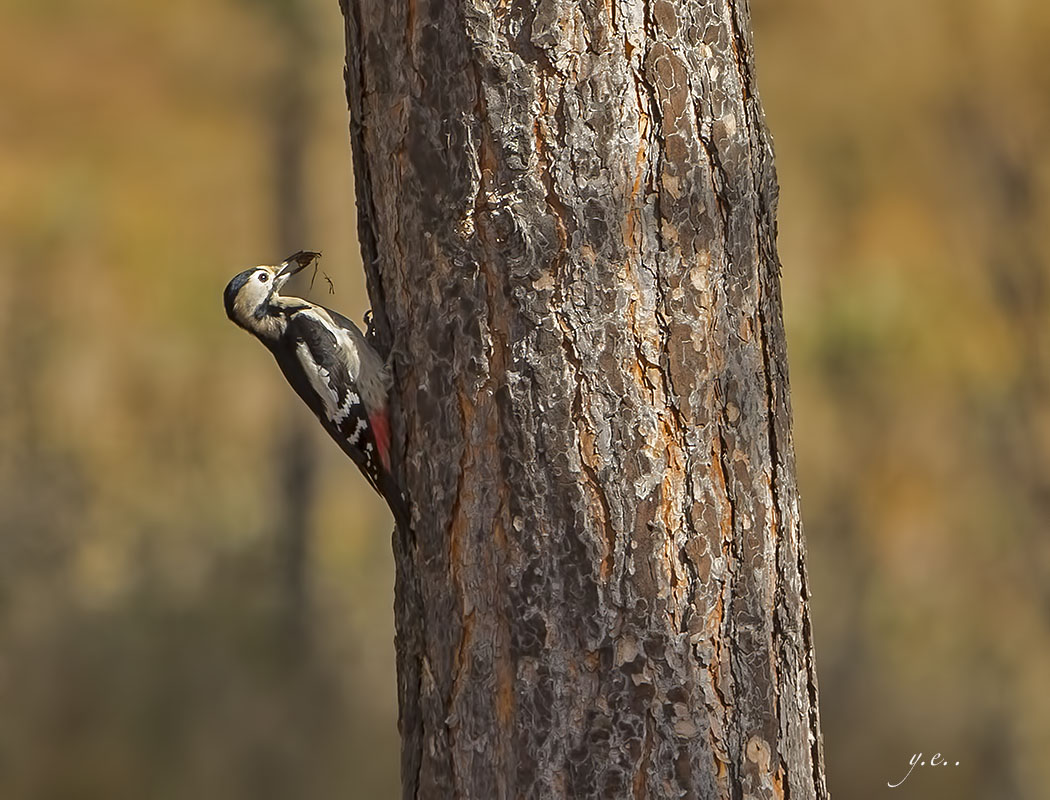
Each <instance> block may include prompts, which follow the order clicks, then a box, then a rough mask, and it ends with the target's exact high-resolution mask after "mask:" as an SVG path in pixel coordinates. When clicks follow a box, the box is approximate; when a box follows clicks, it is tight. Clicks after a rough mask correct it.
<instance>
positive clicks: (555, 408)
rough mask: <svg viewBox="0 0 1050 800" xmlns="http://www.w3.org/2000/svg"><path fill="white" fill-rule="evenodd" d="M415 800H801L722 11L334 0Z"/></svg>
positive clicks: (795, 710)
mask: <svg viewBox="0 0 1050 800" xmlns="http://www.w3.org/2000/svg"><path fill="white" fill-rule="evenodd" d="M342 3H343V11H344V15H345V19H346V33H347V95H348V101H349V105H350V111H351V139H352V145H353V151H354V169H355V176H356V181H357V184H356V185H357V203H358V214H359V232H360V238H361V246H362V249H363V253H364V257H365V264H366V270H367V271H368V280H369V290H370V293H371V297H372V301H373V304H374V306H375V307H376V309H375V310H376V318H377V323H378V326H379V332H380V336H381V341H382V342H383V343H384V344H385V345H387V346H389V347H390V348H391V351H392V353H393V356H394V363H395V373H396V390H395V393H396V395H397V397H396V401H397V403H398V404H399V406H400V408H399V413H398V418H397V421H396V434H397V443H396V444H397V447H398V448H399V450H400V452H401V454H402V462H401V471H402V477H403V480H404V483H405V486H406V489H407V491H408V493H409V495H410V498H411V503H412V505H413V508H414V514H415V518H416V522H415V526H414V532H413V534H412V535H408V534H402V535H400V536H398V537H397V538H396V540H395V556H396V560H397V586H396V591H397V600H396V614H397V657H398V669H399V674H398V692H399V699H400V703H401V715H400V717H401V718H400V729H401V735H402V747H403V750H402V782H403V792H404V796H405V797H406V798H417V797H418V798H477V799H478V800H482V799H484V800H488V799H489V798H516V797H536V798H540V797H543V798H546V797H551V798H586V797H611V798H620V797H633V798H643V797H652V798H657V797H659V798H664V797H675V798H678V797H683V798H742V797H748V798H773V797H790V798H792V799H793V800H798V799H799V798H823V797H826V796H827V791H826V789H825V786H824V778H823V754H822V746H821V739H820V730H819V720H818V714H817V684H816V674H815V670H814V663H813V642H812V635H811V628H810V624H809V612H808V602H807V600H808V592H807V587H806V572H805V558H804V547H803V541H802V532H801V524H800V520H799V510H798V494H797V490H796V485H795V465H794V453H793V447H792V442H791V413H790V408H789V403H788V383H787V373H786V353H785V344H784V331H783V324H782V316H781V304H780V289H779V262H778V259H777V254H776V245H775V239H776V223H775V219H774V213H775V205H776V195H777V185H776V176H775V173H774V169H773V152H772V146H771V143H770V139H769V135H768V133H767V131H766V128H765V124H764V120H763V116H762V110H761V106H760V104H759V101H758V97H757V95H756V93H755V87H754V72H753V56H752V43H751V35H750V29H749V24H750V23H749V18H748V12H747V8H746V4H745V2H744V0H727V1H726V2H720V3H711V2H699V1H695V2H690V1H689V0H680V1H679V2H667V1H666V0H654V1H652V2H644V1H642V0H606V1H603V2H582V3H570V2H567V1H566V0H541V1H540V2H539V3H537V4H535V5H533V4H530V3H527V2H520V1H516V0H509V2H499V3H495V2H489V1H488V0H457V2H451V1H450V2H440V1H436V0H342Z"/></svg>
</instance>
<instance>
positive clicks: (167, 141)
mask: <svg viewBox="0 0 1050 800" xmlns="http://www.w3.org/2000/svg"><path fill="white" fill-rule="evenodd" d="M751 4H752V13H753V17H754V22H755V27H756V42H757V52H758V62H759V63H758V68H759V85H760V89H761V93H762V98H763V101H764V103H765V106H766V110H767V113H768V116H769V122H770V125H771V127H772V130H773V134H774V137H775V140H776V144H777V151H778V168H779V172H780V176H781V183H782V187H783V189H782V195H781V208H780V230H781V258H782V261H783V263H784V298H785V307H786V316H787V324H788V336H789V347H790V353H791V373H792V384H793V405H794V409H795V414H796V429H795V439H796V448H797V451H798V457H799V477H800V484H801V487H802V490H803V500H804V506H803V507H804V517H805V520H806V529H807V536H808V540H809V552H810V573H811V584H812V588H813V592H814V599H813V617H814V623H815V627H816V636H817V648H818V667H819V670H820V678H821V710H822V715H823V721H824V732H825V743H826V751H827V758H828V775H829V781H830V785H831V788H832V791H833V792H834V793H835V794H836V795H837V796H839V797H847V798H850V797H871V796H875V795H876V794H877V793H881V791H883V787H885V785H886V782H887V781H890V780H894V781H895V780H897V779H899V778H900V777H901V776H902V775H903V774H904V772H905V771H906V766H907V761H908V759H909V758H910V757H911V755H912V754H913V753H914V752H916V751H919V750H922V751H924V752H925V753H926V754H927V755H930V754H932V753H933V752H938V751H939V752H942V753H944V754H946V755H947V756H949V757H950V759H951V760H952V761H955V760H958V761H960V762H961V765H960V766H959V767H954V766H953V767H951V768H948V769H945V768H940V769H941V772H936V773H935V772H930V771H929V769H927V770H926V771H922V770H917V771H916V772H915V773H914V774H913V775H912V777H911V778H910V779H909V781H908V782H907V783H906V784H905V785H904V786H903V787H902V788H901V789H899V790H897V791H898V792H899V793H900V795H901V796H904V797H907V796H911V797H923V798H935V797H945V798H947V797H951V798H961V799H962V800H966V798H988V797H995V798H1006V799H1008V798H1024V799H1025V800H1039V799H1040V798H1042V797H1045V796H1046V794H1045V791H1043V790H1042V789H1043V787H1045V786H1047V785H1050V760H1048V759H1047V758H1046V754H1047V753H1050V723H1048V722H1047V720H1048V719H1050V694H1048V693H1046V692H1044V691H1043V689H1044V684H1045V680H1046V676H1047V675H1050V637H1048V635H1047V634H1048V628H1050V538H1048V537H1047V536H1046V531H1045V528H1046V522H1047V520H1048V518H1050V405H1048V403H1047V400H1048V397H1047V394H1048V385H1047V367H1048V358H1050V353H1048V346H1050V341H1048V330H1047V325H1046V320H1047V316H1048V314H1047V312H1048V310H1050V308H1048V306H1050V299H1048V285H1047V284H1048V277H1050V273H1048V268H1047V261H1048V249H1050V243H1048V242H1050V240H1047V239H1046V237H1045V236H1044V235H1043V230H1044V229H1045V228H1046V223H1047V221H1048V220H1047V217H1048V209H1047V197H1048V193H1047V191H1046V190H1047V181H1048V180H1050V157H1048V154H1047V149H1046V145H1045V143H1046V142H1047V141H1050V105H1047V103H1046V102H1045V100H1046V97H1048V96H1050V60H1048V59H1047V58H1046V57H1045V48H1046V45H1047V43H1048V42H1050V10H1048V7H1046V6H1045V4H1043V3H1039V2H1036V0H1002V1H1001V2H1000V1H999V0H928V2H925V3H922V4H914V3H910V2H905V1H904V0H886V2H883V3H877V4H854V3H840V2H834V1H833V0H799V1H798V2H794V3H778V2H773V0H752V3H751ZM3 16H4V20H3V24H2V25H0V95H2V96H3V97H4V103H3V104H2V105H0V174H3V175H4V176H5V180H3V181H0V271H2V275H3V277H4V280H3V281H2V282H0V365H2V370H3V378H4V379H3V381H0V531H2V535H0V708H2V709H3V714H0V797H3V798H5V800H6V799H7V798H10V799H11V800H22V798H26V799H27V800H28V799H29V798H32V800H38V799H43V800H48V799H50V798H54V800H71V799H75V800H80V799H81V798H83V799H84V800H90V799H92V798H141V797H150V798H161V799H163V798H186V797H201V798H223V800H226V799H227V798H231V799H232V798H239V797H245V798H247V797H251V798H263V799H265V798H288V797H296V798H334V797H392V796H394V795H395V793H396V786H397V777H396V776H397V759H398V756H397V735H396V727H395V723H396V716H397V712H396V699H395V690H394V667H393V647H392V642H391V631H392V626H393V622H392V616H391V611H390V607H391V587H392V581H393V578H392V566H391V563H390V555H389V552H390V547H389V539H388V537H387V535H386V533H385V532H386V531H387V530H388V529H389V521H388V517H387V514H386V511H385V509H384V508H383V506H382V504H381V503H380V502H379V501H378V500H376V499H375V498H373V497H372V496H371V495H370V493H369V492H368V490H367V489H366V488H365V487H364V485H363V482H362V481H360V480H359V479H358V477H357V475H356V473H355V471H354V469H353V467H352V466H351V465H350V464H349V463H348V462H346V460H345V459H344V458H343V457H342V456H341V455H340V454H339V453H338V451H337V450H336V448H334V447H332V446H331V445H330V444H329V443H327V442H323V441H321V437H320V434H319V433H318V432H317V431H314V430H313V429H314V428H315V427H316V426H310V427H309V430H310V431H311V435H312V436H315V437H316V438H317V441H318V445H317V457H318V458H319V459H320V461H321V464H320V468H319V470H318V473H317V474H318V475H319V476H320V477H319V480H320V485H319V486H317V487H316V490H315V491H316V504H315V511H314V513H313V515H312V517H311V519H310V525H311V534H312V538H311V540H310V542H311V543H310V548H311V549H310V552H309V580H310V584H311V587H310V588H311V591H310V594H309V600H310V603H309V607H308V624H309V634H310V635H309V637H308V639H306V640H305V641H298V640H297V641H296V643H295V646H290V645H289V642H288V639H287V630H286V629H285V627H284V626H283V625H282V623H281V620H282V618H283V614H284V613H285V609H284V605H285V604H286V603H287V602H288V599H287V597H286V596H285V594H284V591H283V583H282V578H281V568H282V565H281V564H280V563H279V562H280V558H279V557H278V549H277V546H276V545H275V542H276V540H277V538H278V534H279V533H280V532H279V531H277V530H275V527H276V526H275V521H276V520H282V519H285V518H286V515H285V510H284V509H283V508H281V507H280V506H281V503H282V502H283V501H284V498H285V494H284V493H283V492H282V491H280V488H281V487H280V486H279V485H278V484H279V483H280V480H281V474H280V473H279V472H278V471H277V469H276V468H275V467H274V463H275V462H276V461H277V460H278V456H279V452H278V448H279V447H280V446H281V445H280V444H279V443H276V442H274V441H273V438H272V436H271V434H272V432H273V428H274V422H273V420H274V419H287V418H289V417H291V416H294V415H295V414H296V413H300V414H301V413H305V412H303V411H302V410H301V409H298V408H297V406H296V403H295V402H294V400H293V398H291V397H290V392H288V390H287V389H286V387H284V386H283V385H281V381H280V380H279V379H278V378H277V377H276V375H275V371H274V368H273V364H272V363H271V362H270V360H269V357H268V356H267V355H266V353H265V352H263V351H262V349H261V348H259V347H258V346H257V345H254V344H252V343H251V342H250V341H249V340H248V339H247V338H246V337H245V335H243V334H239V333H238V332H236V331H235V330H233V329H232V327H231V326H230V325H229V323H228V322H227V321H226V320H225V319H224V316H223V313H222V309H221V304H220V300H219V294H220V292H221V290H222V287H223V285H224V284H225V282H226V280H227V279H228V278H229V277H230V276H231V275H232V273H233V272H235V271H237V270H238V269H240V268H242V267H244V266H248V265H251V264H254V263H259V262H266V261H272V260H273V259H274V258H275V256H279V255H282V253H277V252H275V248H276V247H277V246H278V243H277V241H276V239H277V236H276V234H275V230H276V229H277V228H278V227H279V226H278V225H277V222H276V221H275V218H274V217H275V213H276V212H275V209H276V208H277V207H278V205H277V202H276V200H275V196H274V195H275V189H274V187H275V184H276V180H277V178H276V174H275V173H276V167H275V164H274V158H273V151H274V142H273V137H274V136H275V135H276V134H275V133H274V132H273V130H272V120H273V104H272V101H273V97H274V95H275V94H278V90H277V86H278V82H279V81H280V79H281V76H282V75H283V74H284V72H285V70H286V67H287V65H288V63H289V62H288V59H294V58H298V57H302V56H305V55H306V54H305V53H303V51H302V48H303V47H309V48H310V53H309V61H308V65H309V66H308V69H309V74H310V76H311V77H310V87H309V88H310V91H309V93H308V98H307V101H308V102H309V103H310V106H311V108H312V109H313V110H312V112H311V113H312V114H313V124H312V125H311V126H309V128H308V129H306V134H304V135H308V136H309V137H310V139H309V146H308V148H307V151H306V152H307V162H306V163H305V164H304V169H305V175H306V180H305V183H306V187H305V197H304V202H306V203H307V204H308V206H309V211H308V228H309V230H310V231H311V232H312V235H311V236H310V238H309V241H304V242H303V243H302V246H304V247H311V248H319V249H322V250H323V251H324V253H325V261H324V268H325V270H326V271H327V272H328V273H329V274H330V275H331V276H332V278H333V280H334V281H335V284H336V288H337V291H338V294H337V296H336V297H335V298H330V301H331V302H332V303H333V304H336V305H338V306H339V307H340V308H341V309H343V310H345V311H347V312H349V313H350V314H351V315H353V316H355V317H360V314H361V312H362V311H363V309H364V307H365V305H366V299H365V294H364V291H363V286H362V285H361V271H360V266H359V260H358V259H359V255H358V252H357V248H356V243H355V240H354V229H353V225H352V222H351V220H352V215H353V207H352V187H351V168H350V161H349V154H348V148H347V142H346V111H345V104H344V99H343V87H342V76H341V66H342V59H343V53H342V30H341V21H340V18H339V14H338V8H337V4H336V3H335V2H334V0H298V2H292V0H287V1H285V2H282V0H266V2H249V0H218V2H204V0H184V2H182V3H164V4H141V3H134V2H131V0H97V1H96V2H91V3H89V2H87V0H46V1H45V0H32V1H30V0H20V1H12V2H8V3H7V4H5V9H4V12H3ZM289 25H295V26H303V27H302V28H301V29H300V28H299V27H296V31H295V36H292V37H289V36H288V35H287V30H286V29H287V27H288V26H289ZM291 43H295V44H291ZM295 48H299V49H298V51H296V49H295ZM320 290H325V287H323V286H322V287H320ZM320 290H319V291H320Z"/></svg>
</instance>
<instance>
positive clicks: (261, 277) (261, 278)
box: [259, 272, 270, 283]
mask: <svg viewBox="0 0 1050 800" xmlns="http://www.w3.org/2000/svg"><path fill="white" fill-rule="evenodd" d="M268 280H270V276H269V275H267V274H266V273H265V272H260V273H259V282H260V283H266V281H268Z"/></svg>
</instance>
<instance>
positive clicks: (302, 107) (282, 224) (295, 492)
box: [261, 0, 317, 653]
mask: <svg viewBox="0 0 1050 800" xmlns="http://www.w3.org/2000/svg"><path fill="white" fill-rule="evenodd" d="M261 8H262V9H263V10H265V11H268V12H269V13H270V14H271V15H272V17H273V19H274V22H275V28H276V30H277V31H278V34H279V35H278V39H279V42H280V45H281V51H282V52H281V57H280V59H279V62H278V64H277V67H276V74H275V76H274V80H273V82H272V87H271V91H270V92H268V93H267V97H268V101H269V102H268V109H267V111H268V114H269V120H268V122H269V129H270V131H271V135H272V142H273V151H272V152H273V188H274V209H273V210H274V215H275V222H276V225H275V226H274V229H275V231H276V238H277V242H276V246H277V251H278V252H279V253H282V254H287V253H292V252H294V251H296V250H302V249H308V243H307V242H306V238H307V235H308V226H307V222H306V220H307V219H308V216H309V215H308V213H307V209H306V175H305V168H304V163H305V156H306V148H307V142H308V141H309V139H310V128H311V123H312V120H313V117H314V112H313V108H312V106H313V102H312V99H311V97H310V93H309V91H308V88H307V84H308V76H309V74H310V70H311V67H312V64H313V61H314V56H313V54H314V50H315V45H316V42H315V39H316V37H315V36H314V34H313V31H312V30H311V25H312V23H313V14H312V13H311V10H310V9H309V8H308V7H307V6H306V5H305V4H304V0H267V2H265V3H263V4H262V6H261ZM286 416H287V421H286V422H285V424H283V425H282V426H281V431H282V434H281V436H280V437H279V440H278V441H279V446H280V452H279V453H278V454H277V455H276V458H275V463H276V464H278V465H279V466H278V469H279V471H280V475H279V476H278V482H279V485H280V487H281V491H282V494H283V497H282V501H283V502H282V503H281V509H282V512H283V513H282V514H281V515H280V517H279V519H278V529H277V531H276V535H277V544H278V554H277V559H278V564H279V565H280V570H281V572H282V575H283V582H282V583H283V586H284V598H285V602H284V624H285V627H286V632H287V634H288V637H289V638H290V639H291V640H292V641H293V642H294V643H295V644H296V645H298V647H295V648H292V649H291V650H286V652H289V653H294V652H298V651H299V648H300V647H302V646H305V645H307V644H308V643H309V638H308V634H309V631H308V623H309V619H310V612H309V595H310V592H309V575H310V572H309V544H310V508H311V507H312V505H313V502H314V498H315V496H316V493H317V478H316V473H317V454H316V451H315V447H314V439H313V437H312V435H311V433H312V431H311V430H310V426H312V425H313V422H312V421H311V420H309V419H308V418H307V417H306V416H305V415H304V414H303V413H302V409H300V408H299V407H298V404H296V407H294V408H290V409H288V410H287V411H286Z"/></svg>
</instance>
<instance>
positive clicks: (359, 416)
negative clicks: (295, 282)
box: [278, 310, 382, 490]
mask: <svg viewBox="0 0 1050 800" xmlns="http://www.w3.org/2000/svg"><path fill="white" fill-rule="evenodd" d="M288 335H289V336H290V337H291V339H292V341H294V342H295V347H294V350H293V351H292V353H291V357H293V358H295V359H296V361H297V362H298V364H297V365H292V364H288V365H285V364H281V368H282V370H283V371H284V373H285V376H286V377H287V378H288V381H289V383H291V384H292V388H294V389H295V391H296V393H297V394H298V395H299V396H300V397H301V398H302V399H303V400H304V401H305V402H306V404H307V405H308V406H309V407H310V408H311V410H313V412H314V413H315V414H316V415H317V417H318V419H319V420H320V421H321V424H322V425H323V426H324V428H325V430H326V431H328V434H329V435H330V436H331V437H332V438H333V439H334V440H335V441H336V443H337V444H338V445H339V446H340V447H341V448H342V449H343V452H345V453H346V454H347V455H349V456H350V457H351V458H352V459H353V460H354V462H355V463H356V464H357V466H358V467H359V468H360V469H361V471H362V472H363V473H364V475H365V477H366V478H367V479H368V481H369V483H371V484H372V486H373V487H374V488H376V489H377V490H378V488H379V487H378V483H377V482H378V468H379V465H380V464H381V463H382V462H381V460H380V458H379V452H378V448H377V446H376V441H375V436H374V434H373V432H372V429H371V421H370V420H369V418H368V411H367V408H366V407H365V405H364V404H363V403H362V401H361V397H360V395H359V392H358V388H357V386H356V384H355V383H354V380H353V378H352V377H351V365H350V364H349V362H348V361H347V350H346V348H344V347H343V346H342V343H341V342H340V341H339V340H338V338H337V337H338V336H339V335H340V333H339V332H338V331H333V330H332V329H331V328H330V327H329V326H328V325H327V324H325V321H324V320H323V319H322V318H321V317H320V316H319V315H318V314H317V313H316V312H314V311H313V310H304V311H301V312H299V313H296V314H293V315H292V316H291V318H290V319H289V322H288ZM287 357H288V356H285V358H287ZM281 361H282V359H280V358H279V359H278V363H280V362H281ZM296 366H297V367H298V369H296V368H295V367H296Z"/></svg>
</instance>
